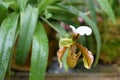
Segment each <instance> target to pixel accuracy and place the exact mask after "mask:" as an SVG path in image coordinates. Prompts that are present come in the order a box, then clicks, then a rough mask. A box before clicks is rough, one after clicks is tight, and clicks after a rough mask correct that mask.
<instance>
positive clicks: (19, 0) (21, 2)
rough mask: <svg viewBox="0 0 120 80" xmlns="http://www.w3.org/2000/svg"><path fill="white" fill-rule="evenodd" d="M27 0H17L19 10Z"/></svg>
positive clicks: (23, 7)
mask: <svg viewBox="0 0 120 80" xmlns="http://www.w3.org/2000/svg"><path fill="white" fill-rule="evenodd" d="M27 1H28V0H17V4H18V6H19V7H20V9H21V10H25V8H26V4H27Z"/></svg>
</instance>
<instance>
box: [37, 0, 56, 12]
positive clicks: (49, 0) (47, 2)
mask: <svg viewBox="0 0 120 80" xmlns="http://www.w3.org/2000/svg"><path fill="white" fill-rule="evenodd" d="M39 1H40V4H39V12H40V13H41V12H42V11H43V10H45V8H47V6H48V5H50V4H52V3H54V2H55V1H56V0H42V1H41V0H39Z"/></svg>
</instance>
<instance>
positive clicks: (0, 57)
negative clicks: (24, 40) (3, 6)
mask: <svg viewBox="0 0 120 80" xmlns="http://www.w3.org/2000/svg"><path fill="white" fill-rule="evenodd" d="M11 19H12V21H11ZM17 22H18V14H16V13H14V14H11V15H10V16H8V17H7V18H6V19H5V20H4V21H3V23H2V25H1V27H0V45H1V46H0V80H3V79H4V77H5V73H6V70H7V66H8V63H9V59H10V56H11V51H12V46H13V43H14V37H15V31H16V28H17Z"/></svg>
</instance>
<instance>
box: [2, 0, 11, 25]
mask: <svg viewBox="0 0 120 80" xmlns="http://www.w3.org/2000/svg"><path fill="white" fill-rule="evenodd" d="M8 6H9V4H7V3H5V2H2V1H1V2H0V24H1V22H2V21H3V20H4V18H5V17H6V15H7V9H8Z"/></svg>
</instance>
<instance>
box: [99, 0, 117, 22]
mask: <svg viewBox="0 0 120 80" xmlns="http://www.w3.org/2000/svg"><path fill="white" fill-rule="evenodd" d="M98 2H99V4H100V6H101V8H102V9H103V10H104V11H105V12H106V13H107V15H108V16H109V18H110V19H111V20H112V22H113V23H114V24H115V22H116V18H115V15H114V12H113V10H112V8H111V6H110V3H109V1H108V0H98Z"/></svg>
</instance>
